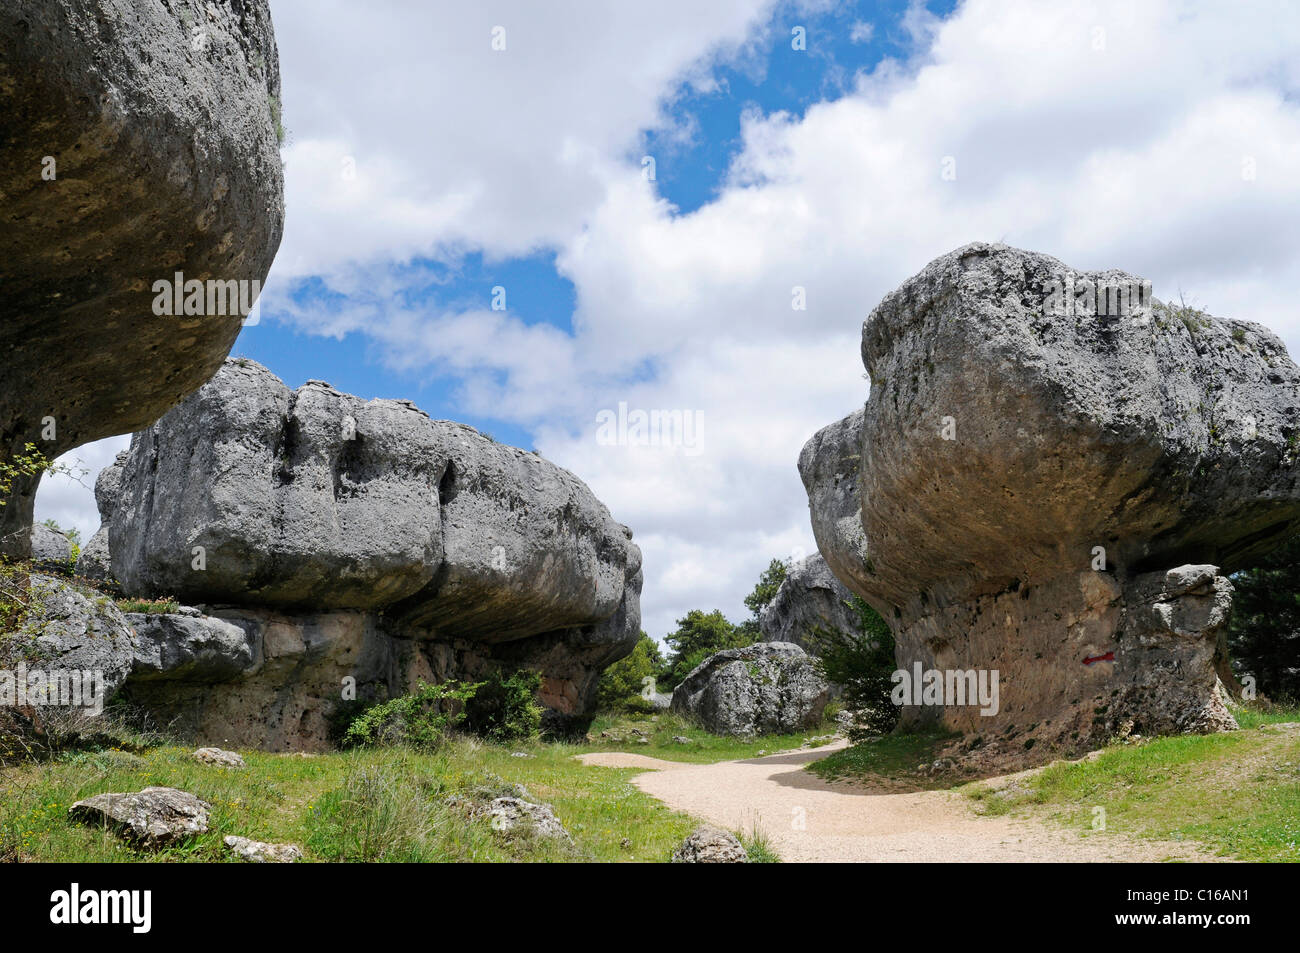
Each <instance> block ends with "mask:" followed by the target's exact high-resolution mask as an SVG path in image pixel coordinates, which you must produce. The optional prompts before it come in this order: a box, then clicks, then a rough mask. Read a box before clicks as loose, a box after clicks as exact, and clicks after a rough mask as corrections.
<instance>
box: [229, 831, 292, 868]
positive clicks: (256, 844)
mask: <svg viewBox="0 0 1300 953" xmlns="http://www.w3.org/2000/svg"><path fill="white" fill-rule="evenodd" d="M224 840H225V845H226V846H227V847H229V848H230V849H231V850H232V851H234V852H235V854H236V855H237V856H238V857H239V858H240V859H241V860H246V861H248V862H249V863H251V864H292V863H296V862H297V861H300V860H302V850H301V849H300V848H298V847H297V846H295V845H294V844H267V843H265V842H263V841H260V840H249V839H248V838H247V837H236V836H234V835H233V834H231V835H229V836H227V837H226V838H225V839H224Z"/></svg>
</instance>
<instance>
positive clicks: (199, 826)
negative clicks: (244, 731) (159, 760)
mask: <svg viewBox="0 0 1300 953" xmlns="http://www.w3.org/2000/svg"><path fill="white" fill-rule="evenodd" d="M211 810H212V805H211V804H209V803H208V802H207V801H203V800H200V799H199V798H197V797H195V796H194V795H193V794H189V793H187V792H185V791H178V790H177V789H176V788H165V787H150V788H145V789H144V790H143V791H136V792H135V793H134V794H96V795H95V796H94V797H89V798H86V799H85V800H84V801H77V802H76V803H75V804H73V805H72V807H70V808H68V816H69V817H71V818H72V819H73V820H77V821H83V822H85V823H88V824H103V825H105V826H108V827H111V828H114V829H115V830H117V831H118V832H119V833H121V834H122V835H123V836H124V837H127V838H128V839H130V840H132V841H134V842H136V843H137V844H139V845H140V846H142V847H166V846H168V845H170V844H175V843H179V842H180V841H183V840H184V839H185V838H187V837H191V836H193V835H195V834H203V833H206V832H207V830H208V816H209V813H210V812H211Z"/></svg>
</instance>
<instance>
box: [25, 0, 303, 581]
mask: <svg viewBox="0 0 1300 953" xmlns="http://www.w3.org/2000/svg"><path fill="white" fill-rule="evenodd" d="M279 95H280V77H279V66H278V61H277V56H276V49H275V39H274V36H273V34H272V29H271V18H270V13H269V9H268V3H267V0H239V2H237V3H236V2H231V0H221V2H213V3H207V4H199V3H193V2H191V0H185V2H181V3H172V4H171V5H170V6H169V5H167V4H163V3H137V2H134V0H11V2H8V3H5V4H4V5H3V6H0V116H4V117H5V118H4V125H5V131H4V138H5V147H4V149H3V150H0V286H2V287H3V288H4V295H3V298H2V299H0V353H2V354H3V355H4V362H5V374H4V377H3V381H2V383H0V457H2V458H4V459H8V458H9V457H11V456H12V455H13V454H14V453H15V452H18V451H21V450H22V448H23V447H24V445H25V444H26V443H28V442H31V443H34V444H35V445H36V446H37V448H38V449H39V450H40V451H41V452H43V453H44V454H45V456H46V457H48V458H50V459H53V458H55V457H56V456H57V455H58V454H60V453H62V452H63V451H65V450H68V449H70V448H72V447H75V446H77V445H79V444H81V443H84V442H86V441H89V440H94V439H97V438H100V437H106V436H110V435H112V434H117V433H123V432H125V431H129V430H133V429H137V428H139V427H143V426H147V425H148V424H150V423H151V422H153V421H154V420H155V419H157V417H158V416H159V415H160V414H161V413H162V412H163V411H165V410H166V409H167V408H168V407H170V406H171V405H172V404H174V403H175V402H176V401H178V400H180V399H181V398H182V397H184V396H185V395H186V394H187V393H189V392H191V391H193V390H194V389H195V388H197V387H198V386H199V385H200V384H202V383H203V381H205V380H206V379H207V378H208V377H210V376H211V375H212V373H213V372H214V371H215V370H216V369H217V367H218V366H219V365H220V363H221V360H222V359H223V358H224V357H225V355H226V354H227V353H228V352H229V350H230V346H231V345H232V344H233V342H234V340H235V336H236V335H237V334H238V332H239V328H240V322H241V316H240V315H238V314H236V315H223V314H220V313H210V314H198V315H195V314H187V315H182V316H180V317H166V316H164V317H159V316H158V315H157V314H155V313H154V310H153V306H154V299H155V296H156V295H155V290H154V287H153V283H154V282H155V281H168V282H170V281H172V280H173V278H174V276H175V274H176V273H177V272H180V273H181V274H182V275H183V276H184V278H185V279H189V280H201V281H205V280H219V281H245V282H250V283H251V282H254V281H256V282H260V281H261V280H262V279H264V278H265V277H266V273H267V269H268V268H269V267H270V264H271V260H272V258H273V257H274V255H275V251H276V248H277V247H278V245H279V242H280V233H281V226H282V222H283V216H284V202H283V170H282V166H281V162H280V156H279V144H278V141H277V125H278V122H279ZM247 287H249V288H251V285H249V286H247ZM214 304H215V302H214ZM205 310H207V309H206V307H205ZM212 310H213V311H216V310H217V309H216V308H213V309H212ZM52 369H53V370H52ZM46 418H53V419H54V421H55V424H56V435H55V437H54V438H53V439H46V437H47V436H48V431H47V422H46ZM36 482H37V481H36V480H35V479H25V480H22V481H20V484H19V485H17V486H16V487H15V488H14V493H13V498H12V499H11V500H10V505H8V506H5V507H3V508H0V547H3V550H2V551H7V552H9V553H10V554H12V555H18V556H23V555H26V551H27V547H28V535H27V530H28V528H29V527H30V525H31V521H32V503H33V500H34V495H35V490H36Z"/></svg>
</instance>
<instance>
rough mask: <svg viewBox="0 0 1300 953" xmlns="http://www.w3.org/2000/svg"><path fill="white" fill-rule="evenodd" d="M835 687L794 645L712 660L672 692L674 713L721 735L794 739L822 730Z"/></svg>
mask: <svg viewBox="0 0 1300 953" xmlns="http://www.w3.org/2000/svg"><path fill="white" fill-rule="evenodd" d="M829 699H830V687H829V686H828V685H827V684H826V682H825V681H824V680H823V679H822V678H821V676H820V675H818V674H817V670H816V668H815V666H814V663H813V660H812V658H810V657H809V656H808V654H807V653H806V652H804V650H803V649H802V648H800V647H799V646H797V645H794V644H793V643H790V642H758V643H755V644H754V645H747V646H745V647H744V648H739V649H724V650H723V651H721V652H717V653H715V654H713V655H710V656H709V657H708V658H707V659H705V660H704V661H703V662H702V663H700V665H699V667H698V668H696V669H695V670H694V671H692V672H691V673H690V674H689V675H687V676H686V678H684V679H683V680H682V683H681V684H680V685H678V686H677V688H676V689H675V690H674V691H673V700H672V710H673V711H675V712H677V713H678V714H680V715H684V716H685V717H687V718H689V719H691V720H692V721H695V722H697V723H698V724H699V725H700V726H701V727H703V728H705V729H706V730H708V731H711V732H713V733H715V734H719V735H735V736H737V737H742V738H748V737H752V736H753V735H762V734H789V733H791V732H795V731H799V730H801V729H803V728H809V727H812V726H813V725H816V724H819V723H820V722H821V718H822V712H823V711H824V710H825V708H826V702H827V701H828V700H829Z"/></svg>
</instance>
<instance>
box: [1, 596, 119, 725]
mask: <svg viewBox="0 0 1300 953" xmlns="http://www.w3.org/2000/svg"><path fill="white" fill-rule="evenodd" d="M29 599H30V602H29V604H28V612H27V616H26V618H25V619H24V620H23V623H22V625H21V626H20V627H19V629H18V631H17V632H16V633H11V635H10V638H11V642H10V647H12V648H18V649H19V650H20V651H21V652H23V654H24V659H25V660H26V661H27V663H28V665H29V666H30V667H31V668H34V669H37V668H38V669H40V670H42V671H55V670H66V671H77V672H94V673H98V675H99V676H100V677H101V678H102V679H103V681H102V690H103V693H104V695H103V697H104V698H107V697H108V696H109V695H112V694H113V692H115V691H116V690H117V689H118V688H119V687H121V686H122V684H123V683H124V682H125V681H126V678H127V676H128V675H129V674H130V672H131V666H132V664H133V660H134V652H135V642H134V634H133V632H132V630H131V625H130V623H129V622H128V621H127V618H126V616H125V615H124V614H123V613H122V611H121V610H120V609H118V607H117V606H116V605H115V604H114V603H113V601H112V600H111V599H109V598H107V597H106V596H104V595H101V594H100V593H97V592H94V591H93V590H91V591H87V590H85V589H83V588H82V587H80V586H78V585H76V584H74V583H72V582H70V581H68V580H65V579H61V578H58V577H55V576H45V575H40V574H33V575H32V576H31V585H30V589H29ZM102 700H103V699H101V701H102Z"/></svg>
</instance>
